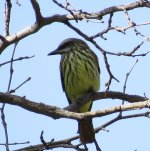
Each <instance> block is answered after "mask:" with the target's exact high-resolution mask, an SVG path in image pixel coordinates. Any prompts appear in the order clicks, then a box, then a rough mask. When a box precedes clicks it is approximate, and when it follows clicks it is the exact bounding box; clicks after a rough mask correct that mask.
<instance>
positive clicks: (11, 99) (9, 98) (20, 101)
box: [0, 92, 150, 120]
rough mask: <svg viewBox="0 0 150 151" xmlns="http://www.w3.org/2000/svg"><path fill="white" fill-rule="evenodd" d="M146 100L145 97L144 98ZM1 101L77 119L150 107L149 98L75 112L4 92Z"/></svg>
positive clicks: (37, 111) (0, 95) (50, 114)
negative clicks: (94, 109)
mask: <svg viewBox="0 0 150 151" xmlns="http://www.w3.org/2000/svg"><path fill="white" fill-rule="evenodd" d="M106 94H107V93H106ZM124 96H126V95H125V94H124ZM96 97H97V96H95V98H96ZM118 97H119V96H118ZM140 98H141V97H140ZM144 100H145V98H144ZM88 101H89V100H88ZM137 101H140V100H137ZM141 101H143V100H141ZM0 102H1V103H8V104H12V105H17V106H20V107H22V108H24V109H26V110H28V111H31V112H35V113H38V114H42V115H46V116H49V117H52V118H54V119H56V118H70V119H76V120H79V119H85V118H94V117H101V116H105V115H109V114H113V113H117V112H120V111H128V110H134V109H139V108H149V103H150V101H149V100H147V101H143V102H136V103H132V104H127V105H123V106H116V107H112V108H108V109H104V110H98V111H95V112H86V113H74V112H69V111H66V110H64V109H61V108H59V107H56V106H51V105H45V104H43V103H36V102H37V101H36V102H33V101H30V100H27V99H25V98H23V97H19V96H16V95H10V94H6V93H2V92H1V93H0Z"/></svg>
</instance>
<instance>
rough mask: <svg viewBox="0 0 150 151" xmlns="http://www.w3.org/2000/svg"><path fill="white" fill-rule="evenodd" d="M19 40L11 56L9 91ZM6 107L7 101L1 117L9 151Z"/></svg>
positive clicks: (3, 106) (7, 150)
mask: <svg viewBox="0 0 150 151" xmlns="http://www.w3.org/2000/svg"><path fill="white" fill-rule="evenodd" d="M17 44H18V42H16V43H15V45H14V49H13V53H12V57H11V63H10V77H9V83H8V88H7V93H9V90H10V86H11V81H12V75H13V59H14V54H15V50H16V47H17ZM4 108H5V103H3V105H2V108H1V119H2V123H3V127H4V132H5V139H6V145H5V147H6V151H9V139H8V130H7V123H6V120H5V114H4Z"/></svg>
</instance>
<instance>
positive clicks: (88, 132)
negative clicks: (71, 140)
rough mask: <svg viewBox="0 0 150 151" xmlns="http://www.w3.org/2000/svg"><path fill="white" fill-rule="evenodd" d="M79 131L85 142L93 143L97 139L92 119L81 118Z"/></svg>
mask: <svg viewBox="0 0 150 151" xmlns="http://www.w3.org/2000/svg"><path fill="white" fill-rule="evenodd" d="M78 128H79V129H78V132H79V134H80V141H81V143H83V144H87V143H92V142H94V140H95V133H94V128H93V123H92V120H91V119H90V120H79V121H78Z"/></svg>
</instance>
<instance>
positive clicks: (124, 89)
mask: <svg viewBox="0 0 150 151" xmlns="http://www.w3.org/2000/svg"><path fill="white" fill-rule="evenodd" d="M137 62H138V59H137V60H136V61H135V63H134V64H133V66H132V67H131V69H130V71H129V72H128V73H126V79H125V82H124V86H123V93H125V91H126V86H127V81H128V78H129V76H130V74H131V72H132V70H133V68H134V67H135V65H136V64H137Z"/></svg>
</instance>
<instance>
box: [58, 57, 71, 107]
mask: <svg viewBox="0 0 150 151" xmlns="http://www.w3.org/2000/svg"><path fill="white" fill-rule="evenodd" d="M61 62H62V59H61ZM61 62H60V66H59V68H60V78H61V85H62V89H63V91H64V92H65V94H66V97H67V100H68V102H69V104H71V101H70V99H69V96H68V95H67V93H66V89H65V84H64V76H63V73H62V67H61V65H62V63H61Z"/></svg>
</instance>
